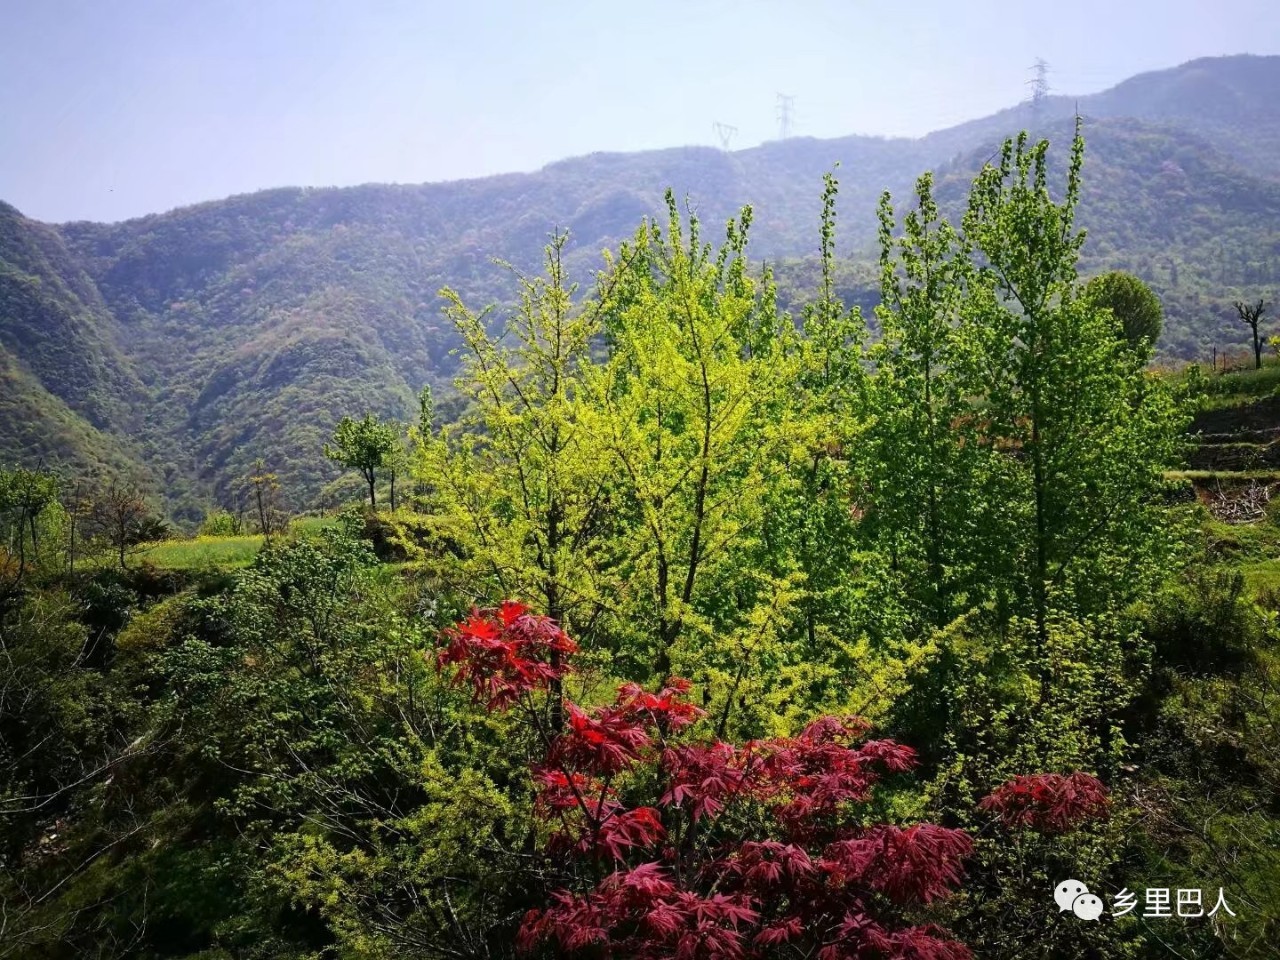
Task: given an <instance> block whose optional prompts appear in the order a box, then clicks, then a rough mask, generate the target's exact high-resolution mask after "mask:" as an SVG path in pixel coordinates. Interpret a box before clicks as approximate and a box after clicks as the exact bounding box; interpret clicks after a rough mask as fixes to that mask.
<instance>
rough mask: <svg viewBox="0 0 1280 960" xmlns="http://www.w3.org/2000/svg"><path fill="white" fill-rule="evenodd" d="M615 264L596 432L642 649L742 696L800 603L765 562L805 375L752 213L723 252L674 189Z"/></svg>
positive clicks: (596, 395)
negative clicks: (794, 393)
mask: <svg viewBox="0 0 1280 960" xmlns="http://www.w3.org/2000/svg"><path fill="white" fill-rule="evenodd" d="M667 206H668V221H667V227H666V230H665V231H664V230H663V229H662V228H661V227H660V226H658V225H657V224H645V225H644V226H643V227H642V228H641V229H640V230H639V231H638V232H637V234H636V235H635V238H634V239H633V241H632V242H630V243H627V244H623V245H622V247H621V249H620V253H619V256H618V259H617V261H616V262H610V264H609V266H608V269H607V270H606V272H605V278H606V279H605V290H604V293H603V300H602V306H603V309H604V317H605V330H606V333H607V337H608V343H609V348H610V353H609V357H608V359H607V361H605V362H604V363H603V364H601V365H599V366H597V367H594V368H592V369H591V370H590V371H589V376H588V377H587V383H586V386H587V396H588V398H589V405H590V410H589V414H588V416H589V419H588V426H589V430H590V435H591V442H592V443H593V444H594V445H596V446H597V447H598V448H599V449H600V450H601V451H602V452H603V453H604V454H605V456H606V458H607V460H606V471H607V474H608V475H609V476H610V477H612V478H613V482H614V484H615V485H616V488H617V504H616V509H617V510H618V511H619V512H620V514H621V517H622V522H623V525H624V527H623V530H622V531H621V537H620V539H619V540H618V542H617V543H616V545H615V550H616V552H617V554H618V556H619V562H620V572H621V574H622V580H623V582H625V583H626V584H627V590H626V591H625V592H624V593H622V594H620V601H621V603H622V605H623V607H622V611H621V612H623V613H624V616H623V617H622V622H623V623H624V624H625V629H626V631H627V633H628V634H629V637H628V639H629V644H628V648H629V649H631V650H634V651H635V652H636V655H637V656H642V657H645V658H646V659H647V663H646V664H644V665H643V666H647V667H648V669H649V670H651V671H652V673H653V674H655V675H656V676H657V677H659V678H663V677H666V676H668V675H670V674H671V673H672V671H673V668H678V669H679V671H680V672H681V673H684V674H686V675H696V676H698V677H699V679H704V678H706V679H712V680H714V681H717V682H718V683H720V684H723V686H724V694H723V695H724V696H725V697H726V705H727V698H729V697H731V696H732V694H733V691H734V690H735V689H737V688H738V686H739V684H740V682H741V680H742V678H743V671H745V670H747V669H750V668H751V665H752V663H753V660H752V658H753V656H758V655H759V652H760V651H761V650H762V649H763V647H765V646H767V645H768V644H769V643H771V642H772V641H773V640H774V639H775V638H776V634H777V631H778V629H779V627H780V625H781V624H782V623H783V622H784V621H785V617H786V615H787V608H788V607H789V606H790V605H791V603H792V602H793V601H794V594H795V589H796V582H797V580H798V578H797V577H796V576H795V575H794V571H793V570H790V569H786V570H783V571H781V572H780V573H779V572H778V571H776V570H775V571H771V570H769V569H767V568H765V567H764V566H762V565H761V564H760V563H758V562H757V561H758V560H759V557H760V553H761V549H762V537H763V534H764V532H765V525H766V512H767V500H768V494H769V491H770V490H771V485H773V484H774V483H776V482H777V481H778V480H779V478H781V477H782V476H783V474H784V473H785V470H786V464H785V459H784V453H785V452H786V450H787V449H788V445H789V442H790V437H791V434H792V431H793V429H795V424H794V423H793V416H792V414H793V408H792V404H791V403H790V398H789V391H791V390H792V388H793V387H794V385H795V377H796V374H797V371H798V362H797V358H796V351H794V350H789V349H788V346H789V344H791V342H792V340H793V338H794V330H793V328H792V327H791V325H790V321H789V320H786V319H784V318H783V317H781V316H780V315H779V313H778V310H777V305H776V299H775V291H774V287H773V284H772V281H771V278H770V277H769V275H768V273H767V272H766V274H765V276H764V277H763V279H761V280H759V281H757V280H755V279H753V278H752V277H751V276H750V275H749V273H748V270H747V259H746V244H747V233H748V229H749V227H750V223H751V211H750V208H747V209H745V210H744V211H743V212H742V214H741V216H740V217H739V218H738V219H737V220H735V221H730V223H729V224H728V227H727V234H726V239H725V242H724V244H723V245H722V246H720V248H719V249H718V250H716V249H713V247H712V246H711V245H710V244H704V243H703V241H702V240H701V238H700V235H699V226H698V222H697V220H696V218H690V220H689V224H688V228H687V233H686V230H685V228H684V226H683V225H682V222H681V216H680V214H679V211H678V209H677V207H676V203H675V199H674V197H673V196H672V194H671V193H670V192H668V194H667Z"/></svg>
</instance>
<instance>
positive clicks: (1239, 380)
mask: <svg viewBox="0 0 1280 960" xmlns="http://www.w3.org/2000/svg"><path fill="white" fill-rule="evenodd" d="M1202 382H1203V384H1204V394H1203V396H1202V398H1201V405H1202V407H1203V408H1204V409H1206V410H1220V409H1222V408H1224V407H1234V406H1237V405H1239V404H1241V403H1248V402H1249V401H1251V400H1258V399H1260V398H1262V397H1269V396H1271V395H1272V394H1274V393H1275V392H1276V391H1277V390H1280V361H1278V360H1277V359H1276V358H1275V357H1264V358H1263V360H1262V369H1261V370H1235V371H1232V372H1231V373H1218V374H1213V373H1210V374H1207V375H1206V376H1205V377H1204V379H1203V381H1202Z"/></svg>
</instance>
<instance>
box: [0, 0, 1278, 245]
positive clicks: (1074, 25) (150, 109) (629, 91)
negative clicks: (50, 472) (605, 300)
mask: <svg viewBox="0 0 1280 960" xmlns="http://www.w3.org/2000/svg"><path fill="white" fill-rule="evenodd" d="M1246 52H1247V53H1280V3H1278V2H1277V0H1073V2H1071V3H1062V2H1054V0H1042V2H1039V3H1029V2H1026V0H914V2H894V0H843V2H840V0H828V2H823V0H759V2H753V0H737V2H711V0H705V2H704V0H639V2H616V0H615V2H609V0H603V2H578V3H570V2H557V0H527V2H526V0H505V2H500V0H462V2H450V3H444V2H433V0H364V2H355V0H350V2H341V3H340V2H321V0H83V2H68V0H0V199H3V200H6V201H8V202H10V203H13V204H15V205H16V206H17V207H18V208H19V209H21V210H22V211H23V212H25V213H27V214H28V215H29V216H33V217H37V218H40V219H44V220H53V221H60V220H69V219H97V220H118V219H123V218H126V217H131V216H138V215H141V214H144V213H151V212H157V211H162V210H167V209H170V208H172V207H175V206H180V205H182V204H187V203H193V202H197V201H200V200H209V199H215V198H219V197H223V196H226V195H228V194H232V193H243V192H246V191H249V190H256V189H260V188H263V187H273V186H284V185H303V184H305V185H316V186H325V185H334V184H338V185H344V184H354V183H364V182H369V181H398V182H402V183H415V182H421V181H426V180H446V179H456V178H460V177H471V176H480V175H483V174H488V173H499V172H503V171H512V170H533V169H536V168H538V167H540V166H542V165H543V164H545V163H548V162H550V161H553V160H557V159H560V158H562V157H566V156H572V155H575V154H581V153H588V152H591V151H593V150H643V149H647V148H654V147H667V146H678V145H683V144H690V143H702V144H710V143H713V142H715V138H714V135H713V132H712V124H713V122H715V121H717V120H719V121H721V122H724V123H727V124H733V125H735V126H737V127H738V133H737V136H736V138H735V139H734V141H733V144H732V145H733V147H734V148H737V147H743V146H751V145H754V144H756V143H759V142H761V141H762V140H766V139H772V138H774V137H776V136H777V121H776V118H775V96H776V94H777V93H779V92H784V93H788V94H792V95H794V97H795V127H794V132H795V133H796V134H799V135H809V136H819V137H827V136H840V135H844V134H850V133H876V134H907V135H919V134H922V133H926V132H928V131H930V130H933V129H937V128H940V127H944V126H949V125H951V124H954V123H958V122H960V121H963V120H967V119H970V118H973V117H977V116H982V115H984V114H987V113H990V112H992V111H994V110H997V109H1000V108H1001V107H1005V106H1009V105H1011V104H1012V103H1014V102H1016V101H1017V100H1019V99H1021V98H1022V97H1024V96H1025V95H1026V94H1027V92H1028V88H1027V86H1026V82H1027V80H1028V79H1029V77H1030V70H1029V68H1030V65H1031V64H1032V62H1033V61H1034V60H1035V58H1036V57H1044V58H1045V59H1046V60H1047V61H1048V62H1049V64H1050V74H1049V81H1050V84H1051V86H1052V88H1053V90H1054V92H1058V93H1075V94H1080V93H1090V92H1094V91H1097V90H1101V89H1104V88H1106V87H1108V86H1111V85H1112V84H1114V83H1116V82H1118V81H1120V80H1122V79H1124V78H1125V77H1128V76H1130V75H1132V74H1134V73H1138V72H1141V71H1143V70H1151V69H1158V68H1163V67H1170V66H1175V65H1177V64H1179V63H1182V62H1184V61H1186V60H1189V59H1192V58H1194V57H1199V56H1209V55H1216V54H1227V53H1246Z"/></svg>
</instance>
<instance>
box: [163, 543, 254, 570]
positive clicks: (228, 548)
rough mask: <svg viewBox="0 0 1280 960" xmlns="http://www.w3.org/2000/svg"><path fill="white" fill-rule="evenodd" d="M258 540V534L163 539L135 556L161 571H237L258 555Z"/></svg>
mask: <svg viewBox="0 0 1280 960" xmlns="http://www.w3.org/2000/svg"><path fill="white" fill-rule="evenodd" d="M262 540H263V538H262V536H261V534H253V535H251V536H245V537H196V538H194V539H192V540H165V541H162V542H160V543H154V544H150V545H147V546H145V547H144V548H143V549H142V550H141V551H140V552H139V553H138V554H137V559H138V560H141V561H143V562H145V563H150V564H152V565H153V566H156V567H160V568H161V569H164V570H201V569H207V568H215V569H219V570H237V569H239V568H241V567H247V566H248V565H249V563H250V562H252V560H253V558H254V557H256V556H257V555H258V551H259V550H260V549H262Z"/></svg>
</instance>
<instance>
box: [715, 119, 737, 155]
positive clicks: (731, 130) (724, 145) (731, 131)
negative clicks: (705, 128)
mask: <svg viewBox="0 0 1280 960" xmlns="http://www.w3.org/2000/svg"><path fill="white" fill-rule="evenodd" d="M711 129H712V130H714V131H715V133H716V136H717V137H718V138H719V140H720V149H721V150H728V149H729V143H730V141H731V140H733V138H734V137H735V136H736V135H737V133H738V128H737V127H735V126H733V125H731V124H728V123H721V122H720V121H719V120H717V121H716V122H715V123H713V124H712V125H711Z"/></svg>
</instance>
